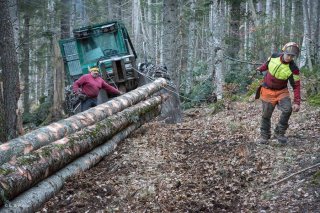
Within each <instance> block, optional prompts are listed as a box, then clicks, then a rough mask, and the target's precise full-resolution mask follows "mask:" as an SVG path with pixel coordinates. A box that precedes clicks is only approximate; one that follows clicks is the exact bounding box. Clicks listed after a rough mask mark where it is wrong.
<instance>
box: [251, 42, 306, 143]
mask: <svg viewBox="0 0 320 213" xmlns="http://www.w3.org/2000/svg"><path fill="white" fill-rule="evenodd" d="M299 53H300V48H299V46H298V44H296V43H295V42H289V43H287V44H285V45H284V46H283V48H282V52H280V53H274V54H272V56H271V57H269V59H268V61H267V62H265V63H264V64H262V65H261V66H260V67H258V68H257V70H258V71H260V72H263V73H264V79H263V83H262V85H261V86H260V87H259V90H258V94H257V97H256V98H259V97H260V99H261V101H262V119H261V126H260V137H259V139H258V143H260V144H267V143H268V140H269V139H270V138H271V130H270V129H271V117H272V113H273V111H274V109H275V107H276V106H278V109H280V111H281V115H280V118H279V122H278V124H277V125H276V127H275V129H274V136H275V137H276V139H277V140H278V142H279V143H280V144H286V143H287V137H286V136H285V133H286V130H287V128H288V127H289V124H288V121H289V118H290V116H291V113H292V111H294V112H298V111H299V110H300V101H301V98H300V77H299V74H300V70H299V68H298V67H297V65H296V64H295V62H294V58H295V57H298V55H299ZM288 81H289V82H290V85H291V86H292V88H293V93H294V100H293V104H291V99H290V94H289V91H288V87H287V85H288Z"/></svg>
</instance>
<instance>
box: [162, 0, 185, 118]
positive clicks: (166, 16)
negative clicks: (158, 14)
mask: <svg viewBox="0 0 320 213" xmlns="http://www.w3.org/2000/svg"><path fill="white" fill-rule="evenodd" d="M178 3H179V1H177V0H164V1H163V36H162V50H163V52H162V54H163V59H164V60H163V61H164V63H165V65H166V67H167V69H168V72H169V74H170V76H171V77H172V79H173V82H174V83H175V84H176V85H177V81H178V78H179V76H178V75H177V67H178V60H177V58H178V51H177V50H178V40H177V38H178V32H179V31H178V29H179V22H178V19H177V17H178V16H179V14H178V11H179V10H178V7H179V6H178V5H179V4H178ZM177 91H179V88H177ZM171 96H172V97H173V98H172V99H171V100H172V101H171V105H172V109H173V111H172V114H171V119H170V120H168V122H170V123H175V122H180V121H181V117H182V115H181V108H180V100H179V96H178V94H176V93H171Z"/></svg>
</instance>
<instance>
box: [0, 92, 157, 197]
mask: <svg viewBox="0 0 320 213" xmlns="http://www.w3.org/2000/svg"><path fill="white" fill-rule="evenodd" d="M162 101H163V98H162V97H161V96H156V97H153V98H150V99H148V100H146V101H144V102H141V103H138V104H137V105H135V106H132V107H130V108H128V109H125V110H124V111H122V112H119V113H117V114H116V115H113V116H110V117H108V118H106V119H104V120H102V121H100V122H98V123H96V124H95V125H93V126H89V127H87V128H86V129H84V130H82V131H80V132H77V133H75V134H72V135H69V136H68V137H66V138H62V139H60V140H58V141H55V142H53V143H52V144H49V145H47V146H44V147H42V148H40V149H39V150H36V151H35V152H32V153H30V154H27V155H24V156H21V157H19V158H17V159H16V162H15V163H6V164H4V165H2V166H1V167H0V171H1V174H0V185H1V188H2V189H3V192H2V194H4V195H5V197H6V199H9V200H10V199H12V198H14V197H16V196H17V195H18V194H20V193H21V192H23V191H25V190H27V189H29V188H30V187H32V186H33V185H34V184H36V183H38V182H39V181H41V180H43V179H45V178H46V177H48V176H49V175H51V174H53V173H54V172H56V171H58V170H59V169H61V168H63V167H64V166H66V165H68V164H69V163H70V162H72V161H73V160H75V159H76V158H78V157H80V156H81V155H83V154H86V153H88V152H89V151H90V150H92V149H94V148H95V147H97V146H99V145H101V144H103V143H104V142H105V141H106V140H109V139H110V138H111V137H112V136H113V135H115V134H116V133H118V132H120V131H121V130H123V129H125V128H126V127H127V126H129V125H131V124H132V123H135V122H137V121H138V122H139V121H140V119H141V117H142V119H143V120H144V119H145V118H144V116H147V117H150V116H151V117H155V116H157V115H159V113H160V107H159V106H160V105H161V102H162Z"/></svg>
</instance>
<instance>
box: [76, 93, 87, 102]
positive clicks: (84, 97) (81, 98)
mask: <svg viewBox="0 0 320 213" xmlns="http://www.w3.org/2000/svg"><path fill="white" fill-rule="evenodd" d="M78 97H79V99H80V100H81V101H85V100H87V99H88V96H86V95H85V94H83V93H79V94H78Z"/></svg>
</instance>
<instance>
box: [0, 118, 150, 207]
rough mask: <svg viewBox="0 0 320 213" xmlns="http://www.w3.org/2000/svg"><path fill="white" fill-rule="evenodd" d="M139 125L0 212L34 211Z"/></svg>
mask: <svg viewBox="0 0 320 213" xmlns="http://www.w3.org/2000/svg"><path fill="white" fill-rule="evenodd" d="M146 121H148V120H146ZM141 125H142V122H137V123H135V124H132V125H131V126H129V127H128V128H126V129H125V130H123V131H121V132H119V133H118V134H117V135H115V136H114V137H113V138H112V139H111V140H109V141H108V142H106V143H104V144H103V145H101V146H99V147H97V148H95V149H94V150H92V151H91V152H89V153H87V154H85V155H84V156H81V157H79V158H78V159H77V160H75V161H73V162H72V163H70V164H68V165H67V166H66V167H64V168H63V169H61V170H59V171H58V172H56V173H55V174H53V175H51V176H50V177H48V178H46V179H45V180H43V181H41V182H40V183H39V184H37V185H35V186H34V187H32V188H30V189H29V190H27V191H25V192H24V193H22V194H21V195H19V196H18V197H16V198H14V199H13V200H11V201H10V203H9V205H6V206H5V207H2V208H0V212H21V213H23V212H28V213H29V212H36V211H37V210H38V209H40V208H41V207H42V206H43V204H44V203H45V202H47V201H48V200H49V199H50V198H52V197H53V196H55V195H56V194H57V193H58V192H59V191H60V190H61V189H62V187H63V186H64V184H65V182H66V181H67V179H68V178H70V177H72V176H74V175H76V174H78V173H80V172H84V171H86V170H88V169H90V168H91V167H93V166H95V165H96V164H97V163H99V162H100V161H101V160H102V159H103V158H104V157H105V156H107V155H108V154H110V153H111V152H112V151H113V150H114V149H115V148H116V147H117V145H118V144H119V143H120V142H121V141H122V140H124V139H125V138H126V137H128V136H129V135H130V134H131V133H132V132H133V131H134V130H136V129H138V128H139V127H140V126H141Z"/></svg>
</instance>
